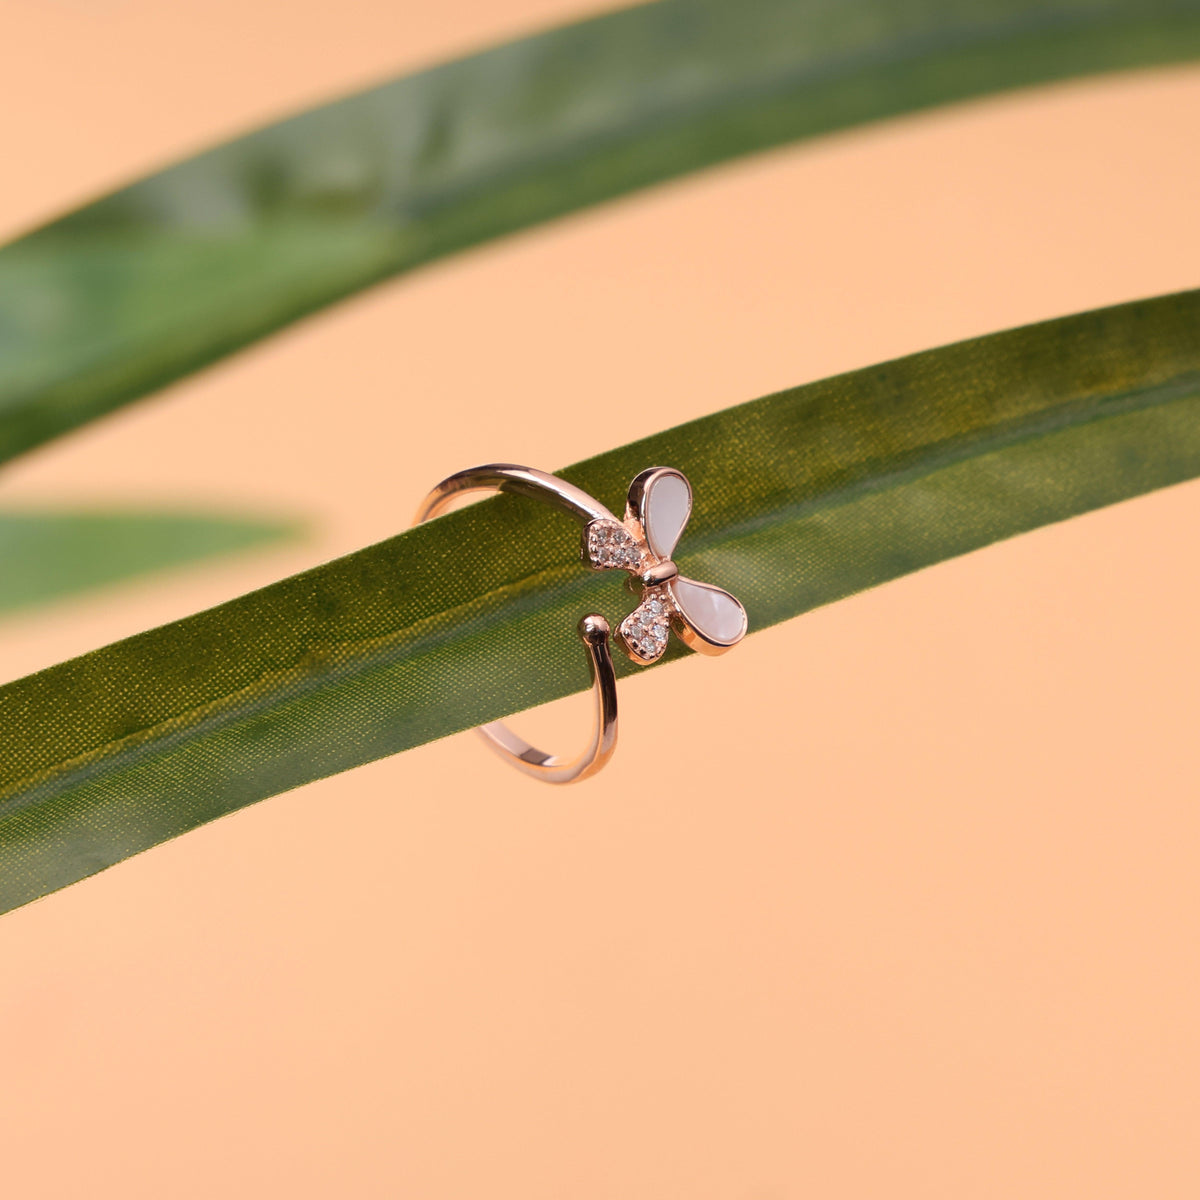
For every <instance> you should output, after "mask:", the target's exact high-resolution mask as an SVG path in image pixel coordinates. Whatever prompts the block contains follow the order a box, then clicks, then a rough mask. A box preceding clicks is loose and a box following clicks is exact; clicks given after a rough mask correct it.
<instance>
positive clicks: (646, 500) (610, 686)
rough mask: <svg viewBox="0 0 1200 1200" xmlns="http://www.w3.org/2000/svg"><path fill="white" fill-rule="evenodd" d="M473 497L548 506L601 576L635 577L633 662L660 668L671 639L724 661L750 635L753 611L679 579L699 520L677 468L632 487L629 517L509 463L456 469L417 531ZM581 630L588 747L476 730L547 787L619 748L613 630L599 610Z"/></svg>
mask: <svg viewBox="0 0 1200 1200" xmlns="http://www.w3.org/2000/svg"><path fill="white" fill-rule="evenodd" d="M472 492H515V493H516V494H517V495H520V496H529V497H531V498H532V499H535V500H544V501H547V502H548V503H550V504H552V505H554V507H555V508H558V509H561V510H562V511H563V512H566V513H568V514H570V515H571V516H572V517H575V518H576V520H578V521H579V522H580V523H581V524H582V526H583V542H582V551H581V552H582V557H583V561H584V563H585V564H586V565H587V566H589V567H591V568H592V569H593V570H597V571H607V570H622V571H627V572H628V573H629V576H630V578H629V579H628V580H627V583H628V585H629V586H630V588H631V589H632V590H633V591H635V592H640V593H641V601H640V603H639V604H638V606H637V608H636V609H634V611H633V612H632V613H630V614H629V616H627V617H626V618H625V620H623V621H622V622H621V625H620V628H619V629H618V630H617V636H618V639H619V641H620V643H621V648H622V649H623V650H624V651H625V653H626V654H627V655H628V656H629V658H631V659H632V660H633V661H634V662H635V663H637V664H639V665H640V666H648V665H649V664H650V663H653V662H657V661H658V659H660V658H661V657H662V655H663V651H664V650H666V648H667V641H668V634H669V631H670V630H671V629H674V631H675V633H676V636H678V637H679V639H680V640H681V641H682V642H683V643H684V645H685V646H688V647H689V648H690V649H692V650H697V651H699V652H700V653H701V654H724V653H725V651H726V650H728V649H730V648H731V647H733V646H736V645H737V644H738V642H740V641H741V640H742V638H744V637H745V636H746V628H747V620H746V610H745V609H744V608H743V607H742V606H741V604H740V603H739V602H738V601H737V600H735V599H734V597H733V596H731V595H730V594H729V593H728V592H726V591H722V590H721V589H720V588H718V587H713V586H712V585H711V584H708V583H697V582H696V580H694V579H685V578H684V577H683V576H682V575H680V574H679V570H678V568H677V567H676V566H675V563H674V561H673V560H672V558H671V555H672V554H674V552H675V546H676V544H677V543H678V542H679V537H680V535H681V534H682V533H683V529H684V526H685V525H686V524H687V522H688V518H689V517H690V516H691V513H692V488H691V485H690V484H689V483H688V481H687V479H686V478H685V477H684V475H683V474H682V472H680V471H676V470H675V469H674V468H673V467H651V468H650V469H649V470H647V471H643V472H642V473H641V474H640V475H639V476H638V477H637V478H636V479H635V480H634V481H633V483H632V484H630V486H629V497H628V500H627V502H626V505H625V519H624V520H623V521H618V520H617V518H616V517H614V516H613V515H612V513H611V512H609V511H608V509H607V508H605V507H604V505H603V504H600V503H598V502H597V501H596V500H593V499H592V497H591V496H589V495H588V494H587V493H586V492H584V491H581V490H580V489H579V488H577V487H575V486H574V485H573V484H570V483H567V482H566V481H565V480H562V479H558V478H557V477H556V476H554V475H548V474H547V473H546V472H545V471H537V470H534V469H533V468H532V467H518V466H514V465H513V464H512V463H489V464H487V465H486V466H482V467H470V468H469V469H467V470H465V471H459V472H457V473H456V474H454V475H451V476H450V477H449V478H448V479H443V480H442V482H441V483H439V484H438V485H437V487H435V488H434V489H433V491H432V492H430V493H429V495H428V496H426V497H425V499H424V501H423V502H422V504H421V507H420V508H419V509H418V510H417V515H416V519H415V521H414V524H419V523H420V522H422V521H427V520H429V519H430V518H431V517H436V516H437V515H438V514H439V513H441V512H444V511H445V509H446V508H447V507H448V505H449V504H450V503H451V502H452V501H454V500H456V499H457V498H458V497H460V496H465V495H468V494H469V493H472ZM578 633H579V637H580V639H581V640H582V641H583V645H584V649H585V650H586V651H587V655H588V665H589V667H590V669H591V674H592V696H593V698H594V700H595V711H596V720H595V726H594V728H593V731H592V737H591V740H590V742H589V743H588V745H587V746H586V747H585V748H584V749H583V750H582V751H581V752H580V753H579V754H577V755H576V756H575V757H574V758H561V757H558V756H556V755H552V754H546V753H545V752H544V751H542V750H538V749H536V748H535V747H534V746H531V745H530V744H529V743H528V742H526V741H525V740H524V738H521V737H518V736H517V734H515V733H513V731H512V730H511V729H509V728H508V727H507V726H506V725H505V724H504V723H503V722H502V721H492V722H490V723H489V724H487V725H481V726H480V727H479V733H480V734H481V735H482V736H483V738H484V740H485V741H486V742H487V743H488V745H489V746H491V748H492V749H493V750H495V751H496V752H497V753H498V754H500V755H501V756H502V757H503V758H504V759H505V760H506V761H508V762H510V763H511V764H512V765H513V766H514V767H516V768H517V769H518V770H521V771H524V772H525V773H526V774H528V775H532V776H533V777H534V778H535V779H541V780H542V781H544V782H545V783H573V782H575V781H576V780H578V779H586V778H587V777H588V776H589V775H595V774H596V772H597V771H599V770H600V768H601V767H603V766H604V764H605V763H606V762H608V760H609V759H610V758H611V757H612V754H613V751H614V750H615V749H616V746H617V677H616V673H615V671H614V670H613V661H612V654H611V651H610V647H609V624H608V622H607V621H606V620H605V619H604V618H603V617H602V616H600V615H599V614H598V613H589V614H588V615H587V616H585V617H583V618H582V620H580V622H579V625H578Z"/></svg>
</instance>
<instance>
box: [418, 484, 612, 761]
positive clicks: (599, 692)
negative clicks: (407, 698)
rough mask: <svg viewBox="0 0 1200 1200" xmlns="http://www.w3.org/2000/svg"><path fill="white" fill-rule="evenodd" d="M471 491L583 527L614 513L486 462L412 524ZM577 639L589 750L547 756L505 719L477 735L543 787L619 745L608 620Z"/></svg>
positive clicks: (594, 616)
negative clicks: (497, 495)
mask: <svg viewBox="0 0 1200 1200" xmlns="http://www.w3.org/2000/svg"><path fill="white" fill-rule="evenodd" d="M473 492H513V493H515V494H516V495H519V496H528V497H529V498H530V499H533V500H541V501H544V502H547V503H549V504H552V505H553V506H554V507H555V508H558V509H561V510H562V511H563V512H565V513H567V514H568V515H569V516H572V517H574V518H576V520H578V521H579V522H580V524H581V525H587V524H588V522H590V521H595V520H600V519H602V518H607V519H608V520H613V519H614V518H613V515H612V513H611V512H609V511H608V509H607V508H605V507H604V506H603V505H602V504H598V503H597V502H596V501H595V500H593V499H592V498H591V496H589V495H588V494H587V493H586V492H584V491H582V490H581V489H580V488H577V487H575V486H574V484H570V483H567V482H566V481H565V480H562V479H558V478H556V477H555V476H554V475H549V474H547V473H546V472H545V471H538V470H535V469H534V468H533V467H519V466H516V465H515V464H513V463H488V464H487V465H485V466H481V467H471V468H469V469H468V470H465V471H458V472H456V473H455V474H454V475H451V476H449V478H447V479H443V480H442V482H441V483H439V484H438V485H437V487H435V488H434V489H433V491H431V492H430V493H429V495H428V496H426V497H425V499H424V500H423V501H422V502H421V506H420V508H418V509H417V515H416V518H415V520H414V521H413V524H414V525H419V524H420V523H421V522H422V521H428V520H429V519H430V518H432V517H436V516H437V515H438V514H439V513H442V512H444V511H445V510H446V508H447V507H448V506H449V505H450V504H451V503H452V502H453V501H454V500H456V499H457V498H458V497H460V496H466V495H469V494H471V493H473ZM578 632H579V637H580V639H581V640H582V642H583V645H584V649H585V650H586V651H587V655H588V666H589V668H590V670H591V676H592V697H593V700H594V702H595V714H596V715H595V723H594V726H593V729H592V736H591V739H590V741H589V742H588V744H587V746H585V747H584V749H583V750H582V751H581V752H580V753H579V754H577V755H576V756H575V757H574V758H562V757H559V756H556V755H553V754H546V753H545V752H544V751H542V750H538V749H537V748H536V747H534V746H531V745H530V744H529V743H528V742H527V741H525V739H524V738H522V737H520V736H518V735H517V734H515V733H514V732H513V731H512V730H511V729H509V728H508V726H507V725H505V724H504V722H503V721H492V722H490V723H488V724H487V725H481V726H480V727H479V729H478V730H477V732H478V733H479V734H480V736H481V737H482V738H483V739H484V741H486V742H487V744H488V745H489V746H490V747H491V748H492V749H493V750H494V751H496V753H497V754H499V755H500V756H501V757H502V758H504V759H505V760H506V761H507V762H509V763H511V764H512V765H513V766H514V767H516V768H517V770H519V771H523V772H525V774H527V775H532V776H533V777H534V778H535V779H540V780H542V781H543V782H545V783H573V782H575V781H576V780H579V779H586V778H587V777H588V776H589V775H595V774H596V772H597V771H599V770H600V768H601V767H603V766H604V764H605V763H606V762H608V760H609V759H610V758H611V757H612V754H613V751H614V750H615V749H616V746H617V676H616V672H615V671H614V669H613V661H612V652H611V649H610V646H609V625H608V622H607V621H606V620H605V619H604V618H603V617H602V616H600V615H599V614H598V613H591V614H589V615H588V616H586V617H584V618H583V619H582V620H581V621H580V622H579V627H578Z"/></svg>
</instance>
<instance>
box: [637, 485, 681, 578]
mask: <svg viewBox="0 0 1200 1200" xmlns="http://www.w3.org/2000/svg"><path fill="white" fill-rule="evenodd" d="M691 513H692V489H691V486H690V485H689V484H688V481H687V480H686V479H684V477H683V476H682V475H676V474H674V473H672V474H670V475H660V476H659V477H658V478H657V479H655V480H653V482H652V483H651V484H650V488H649V490H648V491H647V493H646V498H645V500H644V501H643V503H642V519H643V524H644V527H645V530H646V541H647V542H649V544H650V549H651V550H653V551H654V553H655V554H656V555H657V556H658V557H659V558H670V557H671V555H672V554H673V553H674V551H675V545H676V543H677V542H678V541H679V535H680V534H681V533H682V532H683V527H684V526H685V525H686V524H687V521H688V517H689V516H691Z"/></svg>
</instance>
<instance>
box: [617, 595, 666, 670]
mask: <svg viewBox="0 0 1200 1200" xmlns="http://www.w3.org/2000/svg"><path fill="white" fill-rule="evenodd" d="M620 632H621V636H622V637H623V638H624V639H625V641H626V643H627V644H628V646H629V648H630V649H631V650H632V651H633V652H634V653H635V654H636V655H637V656H638V657H639V658H644V659H647V660H649V661H653V660H654V659H656V658H658V657H659V656H660V655H661V654H662V652H663V651H664V650H665V649H666V648H667V638H668V637H669V636H670V632H671V610H670V607H669V605H668V604H667V603H666V602H665V601H664V599H663V598H661V596H660V594H659V593H657V592H652V593H648V594H647V595H646V598H645V599H644V600H643V601H642V603H641V604H639V605H638V606H637V608H636V609H635V610H634V611H633V612H631V613H630V614H629V616H627V617H626V618H625V620H624V621H622V622H621V630H620Z"/></svg>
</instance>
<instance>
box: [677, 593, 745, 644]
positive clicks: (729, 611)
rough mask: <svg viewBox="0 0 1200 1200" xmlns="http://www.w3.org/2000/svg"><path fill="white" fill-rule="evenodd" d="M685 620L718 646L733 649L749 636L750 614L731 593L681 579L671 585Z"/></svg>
mask: <svg viewBox="0 0 1200 1200" xmlns="http://www.w3.org/2000/svg"><path fill="white" fill-rule="evenodd" d="M671 590H672V592H674V594H675V603H676V605H677V606H678V607H679V610H680V613H681V614H682V616H683V618H684V620H686V621H687V623H688V624H689V625H690V626H691V627H692V628H693V629H694V630H695V631H696V632H697V633H699V634H701V635H702V636H703V637H706V638H707V639H708V640H709V641H710V642H715V643H716V644H717V645H718V646H732V645H733V644H734V643H735V642H740V641H741V640H742V638H743V637H745V636H746V610H745V609H744V608H743V607H742V606H741V604H740V603H739V602H738V601H737V600H736V599H734V597H733V596H731V595H730V594H729V593H728V592H726V591H722V589H721V588H717V587H710V586H709V585H708V584H707V583H697V582H696V581H695V580H694V579H684V578H683V577H682V576H680V577H679V578H678V579H676V580H675V581H674V583H672V584H671Z"/></svg>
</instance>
